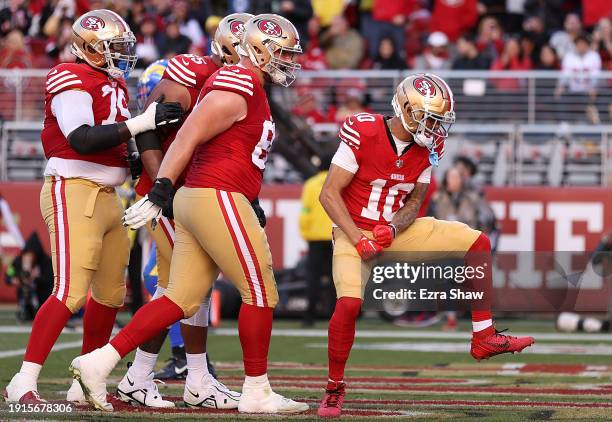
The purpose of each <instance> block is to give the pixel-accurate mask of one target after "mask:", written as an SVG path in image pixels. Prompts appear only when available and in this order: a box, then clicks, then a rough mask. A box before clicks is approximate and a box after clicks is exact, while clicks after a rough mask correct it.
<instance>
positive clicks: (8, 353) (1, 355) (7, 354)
mask: <svg viewBox="0 0 612 422" xmlns="http://www.w3.org/2000/svg"><path fill="white" fill-rule="evenodd" d="M82 344H83V342H82V341H68V342H66V343H58V344H56V345H55V346H53V349H51V351H52V352H57V351H58V350H66V349H75V348H78V347H81V345H82ZM25 351H26V349H17V350H5V351H3V352H0V359H5V358H12V357H15V356H23V354H24V353H25Z"/></svg>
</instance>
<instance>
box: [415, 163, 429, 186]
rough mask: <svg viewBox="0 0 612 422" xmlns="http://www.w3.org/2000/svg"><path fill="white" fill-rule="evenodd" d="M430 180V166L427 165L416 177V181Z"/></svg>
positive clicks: (427, 181) (425, 181) (426, 181)
mask: <svg viewBox="0 0 612 422" xmlns="http://www.w3.org/2000/svg"><path fill="white" fill-rule="evenodd" d="M430 181H431V166H429V167H427V168H426V169H425V170H423V172H422V173H421V174H420V175H419V178H418V179H417V182H418V183H429V182H430Z"/></svg>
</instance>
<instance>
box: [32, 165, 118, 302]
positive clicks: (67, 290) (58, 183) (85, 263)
mask: <svg viewBox="0 0 612 422" xmlns="http://www.w3.org/2000/svg"><path fill="white" fill-rule="evenodd" d="M40 211H41V214H42V216H43V219H44V220H45V223H46V224H47V228H48V230H49V235H50V237H51V257H52V261H53V273H54V284H55V286H54V289H53V294H54V295H55V296H56V297H57V298H58V300H60V301H61V302H63V303H64V304H65V305H66V307H68V309H70V311H72V312H76V311H78V310H79V309H80V308H81V307H82V306H83V304H84V303H85V299H86V297H87V291H88V290H89V287H90V286H91V293H92V297H93V298H94V299H95V300H96V302H98V303H100V304H102V305H105V306H109V307H112V308H118V307H120V306H122V305H123V299H124V296H125V280H124V275H125V267H126V266H127V264H128V261H129V254H130V241H129V239H128V235H127V229H126V228H125V227H123V225H122V224H121V217H122V216H123V205H122V204H121V201H120V199H119V196H118V195H117V193H116V192H115V189H114V188H112V187H108V186H100V185H98V184H96V183H94V182H90V181H88V180H85V179H64V178H61V177H45V183H44V184H43V187H42V190H41V192H40Z"/></svg>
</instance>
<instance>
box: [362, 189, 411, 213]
mask: <svg viewBox="0 0 612 422" xmlns="http://www.w3.org/2000/svg"><path fill="white" fill-rule="evenodd" d="M386 184H387V181H386V180H384V179H375V180H373V181H372V182H370V185H371V186H372V191H371V192H370V197H369V198H368V207H367V208H366V207H363V208H362V209H361V216H362V217H365V218H368V219H370V220H374V221H379V220H380V213H381V210H380V208H379V205H380V197H381V195H382V192H383V188H384V187H385V185H386ZM412 189H414V183H398V184H396V185H393V186H390V187H389V190H388V192H387V196H386V198H385V202H384V205H383V208H382V216H383V218H384V219H385V220H386V221H391V220H392V219H393V216H394V215H395V213H396V212H397V210H399V209H400V208H401V207H402V206H403V205H404V200H405V199H406V195H408V194H409V193H410V192H412ZM398 195H400V200H399V204H398V206H397V207H394V205H395V198H396V197H397V196H398Z"/></svg>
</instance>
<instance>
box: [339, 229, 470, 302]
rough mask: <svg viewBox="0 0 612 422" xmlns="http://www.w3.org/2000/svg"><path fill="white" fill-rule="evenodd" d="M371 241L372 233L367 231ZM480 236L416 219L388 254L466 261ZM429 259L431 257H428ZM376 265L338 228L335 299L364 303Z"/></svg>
mask: <svg viewBox="0 0 612 422" xmlns="http://www.w3.org/2000/svg"><path fill="white" fill-rule="evenodd" d="M364 234H365V235H366V236H367V237H369V238H370V239H374V236H373V235H372V232H369V231H364ZM478 236H480V232H479V231H478V230H474V229H471V228H470V227H468V226H467V225H465V224H463V223H459V222H456V221H444V220H436V219H435V218H432V217H424V218H417V219H416V220H415V222H414V223H412V225H411V226H410V227H408V228H407V229H406V230H404V231H403V232H401V233H399V234H398V235H397V237H396V238H395V239H394V240H393V243H391V246H389V247H388V248H386V249H385V252H410V253H411V255H410V258H411V259H418V260H423V261H426V260H427V259H428V258H429V259H431V258H432V257H431V253H432V252H435V259H453V258H455V259H456V258H463V257H464V256H465V254H466V252H467V251H468V250H469V249H470V247H471V246H472V244H473V243H474V242H475V241H476V239H477V238H478ZM428 255H430V256H429V257H428ZM372 266H373V262H372V261H369V262H364V261H363V260H362V259H361V257H360V256H359V254H358V253H357V250H356V249H355V246H353V244H352V243H351V242H350V240H349V239H348V237H347V236H346V235H345V234H344V232H343V231H342V230H340V229H339V228H337V227H336V228H334V257H333V278H334V285H335V286H336V295H337V296H338V298H341V297H354V298H359V299H363V294H364V291H365V287H366V283H367V282H368V278H369V276H370V272H371V270H372Z"/></svg>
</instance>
